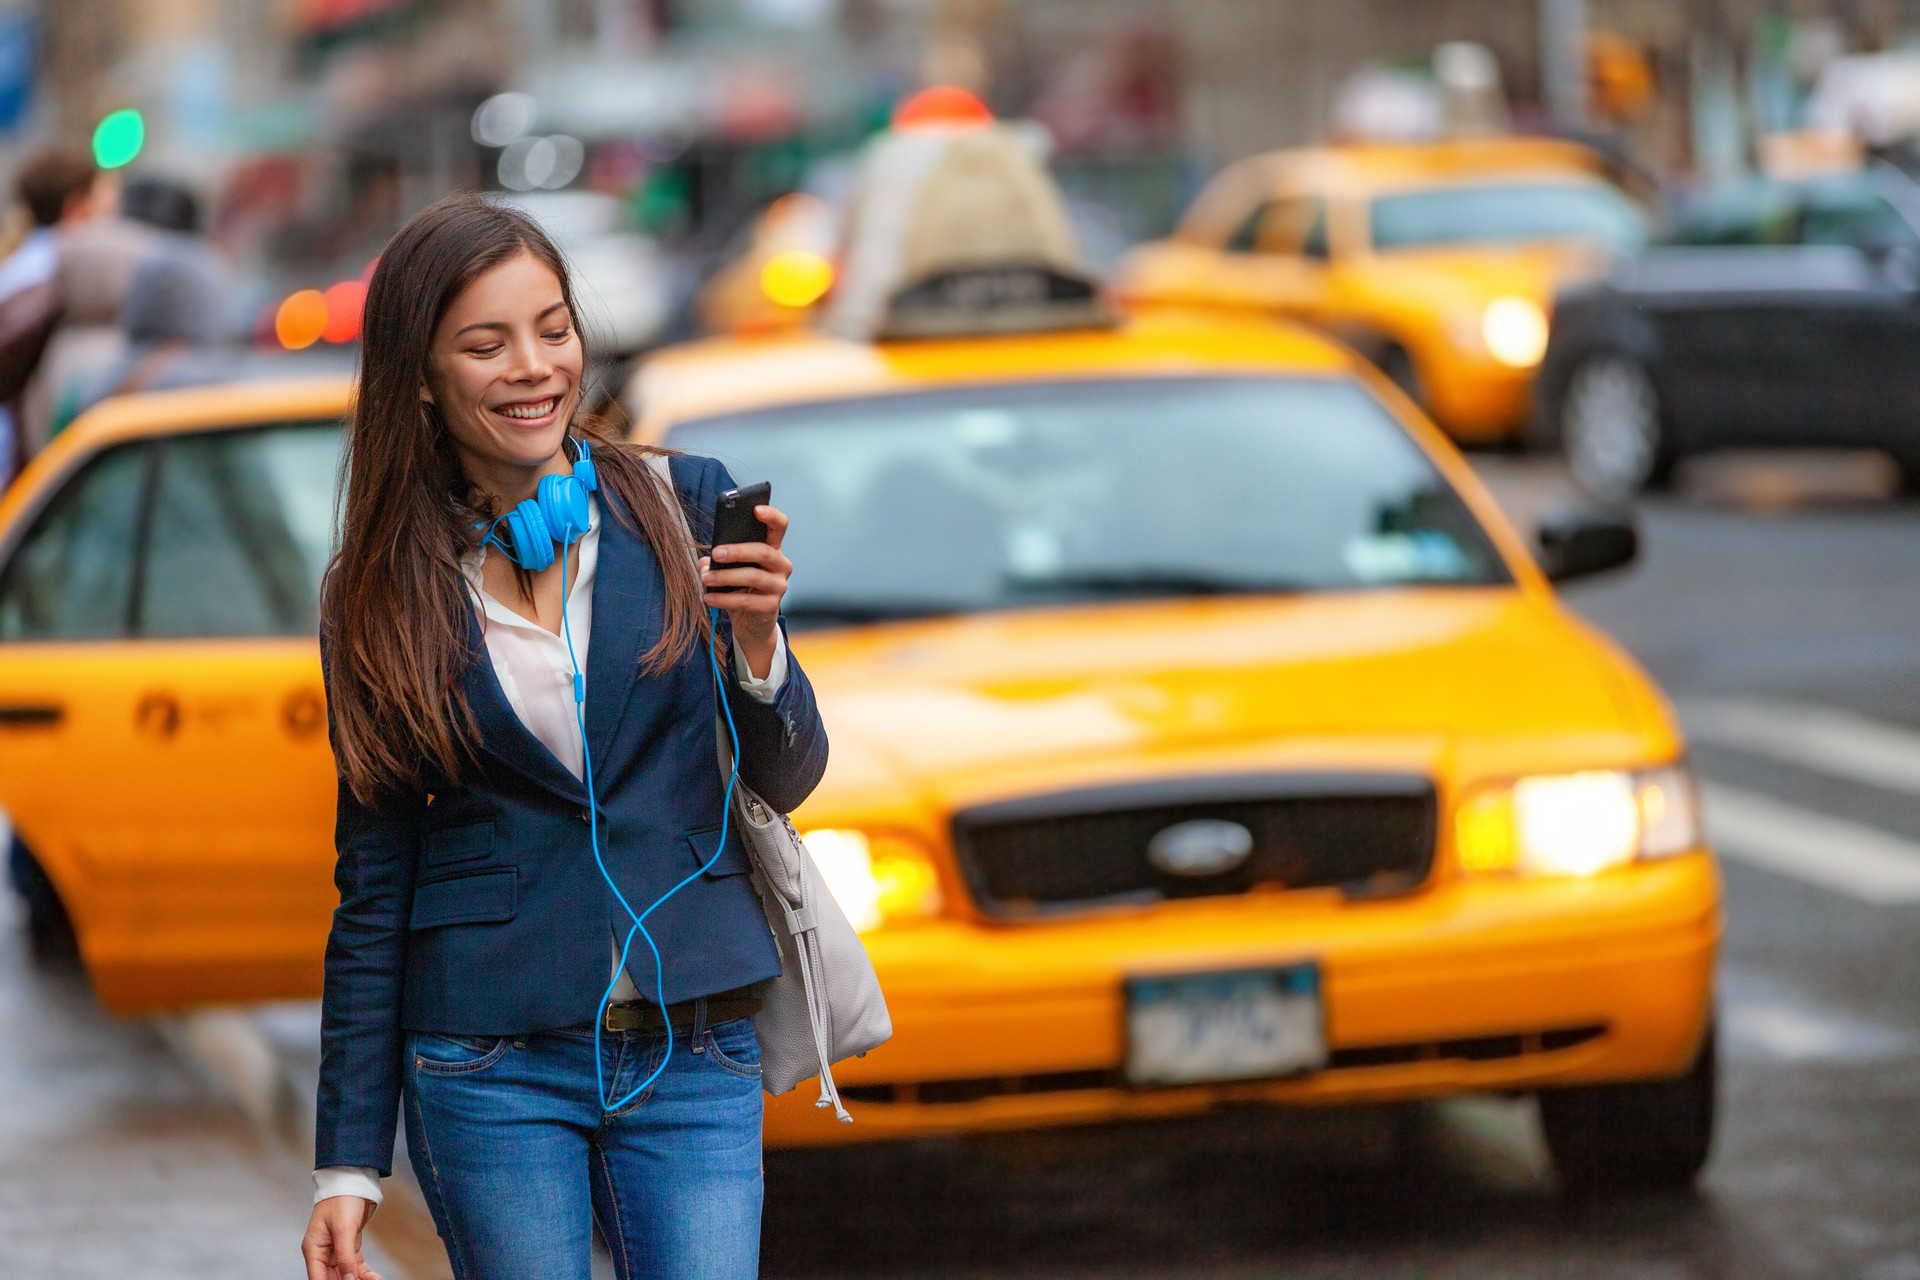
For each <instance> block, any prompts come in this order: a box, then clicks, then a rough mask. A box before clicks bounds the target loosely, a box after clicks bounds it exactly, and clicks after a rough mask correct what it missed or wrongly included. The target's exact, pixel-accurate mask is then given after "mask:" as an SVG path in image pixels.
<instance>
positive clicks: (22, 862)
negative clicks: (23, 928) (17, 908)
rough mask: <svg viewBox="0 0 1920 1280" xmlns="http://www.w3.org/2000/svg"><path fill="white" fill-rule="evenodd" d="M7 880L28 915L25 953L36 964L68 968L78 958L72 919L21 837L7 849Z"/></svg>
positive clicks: (13, 841)
mask: <svg viewBox="0 0 1920 1280" xmlns="http://www.w3.org/2000/svg"><path fill="white" fill-rule="evenodd" d="M7 878H8V880H9V881H11V882H12V885H13V891H14V892H15V893H16V894H18V895H19V897H20V901H21V903H22V904H23V905H24V906H25V907H26V914H27V921H26V924H27V952H28V954H29V955H30V956H32V958H33V960H34V961H35V963H37V964H41V965H48V966H55V965H67V964H71V963H72V962H74V961H76V960H78V959H79V958H80V943H79V940H78V939H77V938H76V937H75V936H74V932H73V919H72V917H70V916H69V915H68V914H67V907H66V904H65V903H63V902H61V901H60V892H59V890H58V889H56V888H55V887H54V884H53V881H52V880H51V879H50V878H49V877H48V876H47V873H46V872H45V871H44V870H42V869H41V866H40V863H39V860H38V859H36V858H35V857H34V856H33V852H32V851H31V850H30V849H28V848H27V846H26V844H25V842H23V841H22V840H21V839H20V837H18V836H14V837H13V839H12V841H11V842H10V847H9V848H8V850H7Z"/></svg>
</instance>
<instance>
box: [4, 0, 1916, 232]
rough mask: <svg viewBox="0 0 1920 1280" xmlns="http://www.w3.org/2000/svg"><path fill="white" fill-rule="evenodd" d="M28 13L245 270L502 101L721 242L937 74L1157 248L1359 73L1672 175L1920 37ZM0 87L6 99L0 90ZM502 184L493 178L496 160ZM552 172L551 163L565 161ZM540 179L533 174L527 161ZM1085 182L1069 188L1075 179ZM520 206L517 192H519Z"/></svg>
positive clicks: (1874, 29) (1019, 2) (409, 189)
mask: <svg viewBox="0 0 1920 1280" xmlns="http://www.w3.org/2000/svg"><path fill="white" fill-rule="evenodd" d="M8 12H14V13H17V14H24V15H28V16H30V17H31V19H32V20H33V23H34V24H35V26H36V28H37V40H38V62H37V67H36V69H35V72H36V74H35V75H34V77H33V80H34V83H33V89H32V94H31V109H30V110H29V111H28V112H27V113H26V115H25V119H24V122H23V123H21V124H20V125H18V126H17V127H16V128H14V130H13V131H12V133H11V135H0V176H4V173H5V171H6V170H8V169H10V167H11V163H12V162H13V160H14V159H16V158H17V156H18V155H19V154H20V153H21V152H22V151H23V150H24V148H25V146H26V145H27V144H28V143H29V142H30V141H32V140H37V139H47V138H64V139H67V140H70V141H75V142H83V141H84V140H85V139H86V137H87V135H88V132H89V130H90V129H91V128H92V126H93V124H94V123H95V122H96V121H98V120H99V119H100V118H101V116H102V115H103V114H104V113H105V112H107V111H109V110H113V109H117V108H123V107H135V108H137V109H139V110H140V111H141V112H142V113H143V114H144V115H145V118H146V120H147V122H148V125H149V129H148V146H147V151H146V152H145V154H144V155H143V157H142V158H141V160H140V161H139V163H140V164H141V165H144V166H147V167H150V168H154V169H160V170H165V171H168V172H171V173H174V174H177V175H180V176H184V177H186V178H189V179H190V180H192V181H194V182H195V183H197V184H198V185H200V186H201V188H202V189H203V191H204V192H205V194H206V195H207V196H208V197H209V204H210V205H211V206H212V207H213V208H214V209H215V210H216V211H217V212H216V217H215V223H216V227H215V229H216V232H217V234H220V235H221V236H222V237H223V238H225V239H227V240H228V241H230V242H231V243H232V244H234V245H235V246H237V247H240V249H241V252H242V256H243V257H244V256H246V254H248V253H251V254H252V255H253V256H254V258H255V259H257V260H258V261H261V262H282V261H290V260H296V259H302V258H304V259H310V260H316V261H319V260H325V261H329V262H332V263H335V264H345V263H350V262H351V261H352V260H353V258H354V257H355V255H363V254H368V253H371V252H372V251H374V250H375V249H376V248H377V246H378V245H379V243H381V242H382V240H383V239H384V237H385V235H386V234H387V233H388V232H389V231H390V230H391V229H392V227H393V226H394V225H396V224H397V222H398V221H399V220H400V219H401V218H404V217H405V216H406V215H407V214H408V213H410V212H411V211H412V210H414V209H416V208H418V207H419V206H420V205H422V204H424V203H426V202H427V201H428V200H430V199H432V198H433V197H434V196H436V195H438V194H439V193H441V192H443V191H445V190H448V189H450V188H452V187H455V186H480V187H492V186H499V185H502V183H503V182H505V176H503V175H506V176H511V175H509V174H508V169H509V168H510V167H511V166H512V165H513V164H515V163H518V162H517V160H515V159H514V157H513V156H512V155H509V154H508V152H510V151H511V149H512V147H513V146H515V145H517V144H516V143H514V142H511V141H508V142H502V143H499V144H498V145H489V144H487V143H484V142H482V141H481V140H480V139H479V137H478V136H477V135H476V134H475V133H474V132H473V126H472V121H473V119H474V111H475V108H476V107H478V106H479V105H480V104H481V103H482V102H484V101H486V100H487V99H488V98H489V96H490V95H494V94H497V93H499V92H501V91H508V90H510V91H516V92H520V93H524V94H526V95H527V96H528V98H529V99H530V100H531V101H532V102H533V103H534V104H535V108H536V110H535V111H534V112H533V114H532V115H530V116H529V120H528V122H527V125H526V131H527V136H528V137H533V138H537V137H545V136H553V137H554V138H556V139H564V140H565V146H566V147H568V148H574V149H577V150H578V152H579V154H580V157H581V159H580V161H579V163H577V164H573V165H572V166H571V168H570V169H568V172H569V176H568V178H567V182H569V183H571V184H572V185H573V186H577V187H584V188H587V189H590V190H592V191H595V192H599V193H601V194H605V195H611V196H614V197H617V198H618V199H619V200H621V201H622V202H624V204H623V207H624V208H625V209H626V210H627V214H626V215H625V216H627V217H629V219H630V220H631V221H632V222H634V223H635V224H636V225H637V226H639V227H641V228H642V229H645V230H647V231H648V232H649V233H652V234H660V235H664V236H667V237H669V238H672V237H674V236H676V235H678V236H691V237H693V238H694V239H696V240H703V241H705V242H706V243H708V244H709V246H710V245H711V244H712V243H717V242H719V241H724V240H725V239H726V238H727V237H728V236H730V235H732V234H733V233H734V232H735V231H736V230H737V229H738V227H739V226H740V225H742V223H743V220H744V219H745V218H746V217H747V216H748V215H749V214H750V212H751V211H752V210H753V209H754V208H756V207H758V205H760V204H763V203H764V202H765V200H766V199H768V198H770V197H771V196H772V195H775V194H778V193H779V192H780V191H781V190H782V189H785V188H790V187H792V186H795V185H798V184H801V183H803V182H805V181H807V180H808V173H809V171H810V168H811V167H812V166H813V165H814V164H815V163H816V162H817V161H818V160H820V158H821V157H823V156H826V155H830V154H831V153H833V152H834V151H835V150H836V149H838V150H845V149H846V148H848V147H850V146H852V145H853V144H855V143H857V142H858V141H859V139H860V137H862V136H863V135H864V133H865V132H867V131H870V130H871V129H872V128H874V127H877V126H878V125H879V124H880V123H881V122H883V121H884V119H885V115H886V109H887V105H888V104H889V103H891V102H893V101H897V100H898V99H899V98H901V97H902V96H904V95H905V94H906V93H908V92H911V91H912V90H913V89H915V88H918V87H920V86H921V85H923V84H926V83H930V82H947V83H959V84H962V85H967V86H970V87H973V88H975V89H977V90H978V91H980V92H981V93H982V94H983V95H984V96H985V97H986V98H987V99H988V100H989V101H990V102H991V103H992V104H993V105H994V107H995V108H996V109H997V110H999V111H1000V112H1002V113H1003V114H1008V115H1019V116H1030V117H1033V118H1035V119H1037V120H1039V121H1040V122H1041V123H1043V124H1044V125H1045V126H1046V127H1047V130H1048V131H1049V133H1050V134H1051V136H1052V138H1053V139H1054V142H1055V147H1056V158H1057V160H1058V162H1059V163H1060V165H1061V167H1062V171H1063V173H1064V174H1065V175H1066V177H1067V179H1068V181H1069V183H1070V186H1071V187H1072V189H1073V190H1074V191H1075V192H1077V193H1078V195H1079V196H1081V197H1083V198H1084V202H1085V203H1086V204H1088V205H1090V206H1091V205H1102V206H1106V207H1110V208H1114V209H1124V210H1126V211H1128V217H1127V218H1126V219H1122V220H1120V221H1119V222H1116V224H1115V225H1114V227H1113V228H1112V238H1113V239H1116V240H1120V239H1125V238H1127V237H1130V236H1137V235H1142V234H1152V233H1154V232H1155V231H1157V230H1159V229H1161V227H1162V226H1163V224H1164V223H1165V222H1166V221H1167V220H1168V219H1169V218H1171V216H1172V213H1173V211H1174V210H1176V209H1177V208H1178V207H1179V205H1180V203H1181V202H1182V201H1183V200H1184V198H1185V197H1186V196H1187V195H1188V194H1189V193H1190V192H1191V190H1192V187H1193V185H1194V184H1195V183H1196V182H1197V181H1198V179H1199V178H1200V177H1201V176H1203V175H1204V174H1205V173H1206V172H1209V171H1211V170H1212V169H1213V168H1215V167H1217V166H1218V165H1220V164H1222V163H1225V162H1227V161H1229V160H1232V159H1234V158H1237V157H1239V156H1243V155H1246V154H1249V153H1251V152H1255V151H1260V150H1265V149H1269V148H1273V147H1278V146H1287V145H1298V144H1303V143H1309V142H1314V141H1318V140H1322V139H1325V138H1328V137H1329V136H1334V135H1337V134H1339V133H1341V132H1342V131H1343V130H1347V129H1350V127H1351V121H1350V120H1349V119H1347V118H1346V117H1345V116H1343V114H1342V112H1343V109H1344V108H1343V103H1347V102H1349V101H1350V99H1351V97H1352V92H1351V91H1352V89H1353V86H1354V85H1355V84H1356V83H1357V82H1361V81H1364V80H1365V78H1366V77H1368V76H1375V77H1378V78H1379V81H1380V83H1381V84H1384V85H1387V86H1388V87H1389V88H1391V87H1392V86H1394V85H1396V84H1398V85H1403V86H1404V85H1407V84H1413V83H1415V82H1417V81H1418V80H1419V78H1420V77H1423V76H1430V75H1431V74H1432V69H1433V66H1434V50H1435V49H1436V47H1437V46H1440V45H1442V44H1445V43H1446V42H1456V41H1466V42H1471V43H1472V44H1474V45H1477V46H1480V47H1482V48H1484V49H1485V50H1486V51H1488V53H1489V54H1490V55H1491V63H1490V65H1491V66H1493V67H1495V68H1497V71H1498V77H1497V79H1498V85H1499V89H1500V91H1501V92H1502V93H1503V94H1504V96H1505V98H1506V99H1507V100H1508V101H1509V102H1510V104H1511V109H1510V114H1511V117H1512V121H1513V123H1514V125H1515V126H1516V127H1519V128H1549V127H1551V128H1562V129H1567V130H1571V131H1575V132H1585V133H1589V134H1591V135H1593V136H1596V137H1601V138H1604V139H1608V140H1611V141H1612V142H1614V143H1616V144H1617V145H1619V146H1620V147H1622V148H1623V149H1624V150H1626V151H1627V152H1629V153H1630V154H1632V155H1633V156H1634V157H1635V158H1636V159H1637V160H1638V161H1639V162H1640V163H1642V164H1643V165H1644V166H1645V167H1646V168H1648V169H1649V170H1651V171H1653V172H1655V173H1657V174H1660V175H1662V176H1666V177H1672V176H1676V175H1685V174H1691V173H1696V172H1704V173H1706V174H1708V175H1710V176H1722V175H1724V174H1726V173H1729V172H1732V171H1734V170H1737V169H1738V168H1740V167H1741V166H1742V165H1744V164H1747V163H1750V161H1751V159H1752V157H1753V154H1754V152H1755V142H1754V139H1755V135H1756V134H1760V133H1766V132H1770V131H1778V130H1783V129H1789V128H1793V127H1795V126H1796V125H1797V124H1799V123H1800V122H1801V119H1802V117H1803V116H1804V114H1805V112H1804V110H1803V108H1804V104H1805V102H1806V100H1807V99H1808V97H1809V96H1810V94H1811V92H1812V87H1813V84H1814V81H1815V80H1816V79H1817V77H1818V76H1819V75H1820V74H1821V69H1822V67H1824V66H1826V65H1828V64H1830V63H1831V62H1832V61H1833V60H1834V59H1836V58H1839V57H1841V56H1843V55H1846V54H1849V53H1856V54H1857V53H1860V52H1864V51H1873V50H1883V49H1891V48H1896V47H1900V46H1902V45H1903V43H1904V42H1906V41H1908V40H1909V39H1910V38H1912V37H1913V36H1915V35H1916V34H1920V0H1177V2H1176V0H0V16H4V15H5V14H6V13H8ZM0 96H4V95H0ZM503 166H507V167H504V168H503ZM563 168H566V166H563ZM543 172H544V171H543ZM1076 184H1077V185H1076ZM507 185H511V183H508V184H507Z"/></svg>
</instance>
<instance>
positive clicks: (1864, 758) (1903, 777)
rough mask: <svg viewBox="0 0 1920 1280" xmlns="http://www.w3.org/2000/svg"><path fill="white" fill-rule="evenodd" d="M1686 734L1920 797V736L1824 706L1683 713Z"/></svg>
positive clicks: (1746, 706)
mask: <svg viewBox="0 0 1920 1280" xmlns="http://www.w3.org/2000/svg"><path fill="white" fill-rule="evenodd" d="M1680 719H1681V721H1682V722H1683V723H1684V724H1685V725H1686V728H1687V735H1688V736H1689V737H1691V738H1696V739H1698V740H1700V741H1701V742H1711V743H1713V744H1714V745H1716V746H1722V747H1731V748H1733V749H1734V750H1736V751H1745V752H1748V753H1750V754H1752V755H1758V756H1766V757H1768V758H1769V759H1773V760H1779V761H1782V762H1783V763H1786V764H1791V765H1798V766H1799V767H1801V768H1803V769H1811V770H1813V771H1814V772H1816V773H1824V774H1827V775H1828V776H1830V777H1836V778H1844V779H1847V780H1848V781H1851V782H1864V783H1867V784H1868V785H1870V786H1875V787H1882V788H1885V789H1886V790H1889V791H1901V792H1906V793H1908V794H1910V795H1920V732H1915V731H1913V730H1911V729H1902V728H1897V727H1895V726H1894V725H1890V724H1883V723H1881V722H1880V721H1877V720H1870V719H1868V718H1867V717H1865V716H1859V715H1854V714H1852V713H1851V712H1846V711H1836V710H1834V709H1832V708H1828V707H1816V706H1808V705H1804V704H1797V703H1786V702H1762V701H1752V700H1747V699H1733V698H1730V699H1713V700H1703V701H1697V702H1694V701H1690V702H1686V703H1683V704H1682V705H1681V707H1680Z"/></svg>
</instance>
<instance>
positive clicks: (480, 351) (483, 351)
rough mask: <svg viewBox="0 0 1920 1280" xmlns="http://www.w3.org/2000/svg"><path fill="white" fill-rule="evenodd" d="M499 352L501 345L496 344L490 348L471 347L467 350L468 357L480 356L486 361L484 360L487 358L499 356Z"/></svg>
mask: <svg viewBox="0 0 1920 1280" xmlns="http://www.w3.org/2000/svg"><path fill="white" fill-rule="evenodd" d="M499 351H500V346H499V344H498V343H495V344H494V345H493V346H490V347H469V348H467V354H468V355H470V356H480V357H481V358H482V359H484V358H486V357H487V356H491V355H497V354H498V353H499Z"/></svg>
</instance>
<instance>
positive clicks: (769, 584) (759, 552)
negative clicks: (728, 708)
mask: <svg viewBox="0 0 1920 1280" xmlns="http://www.w3.org/2000/svg"><path fill="white" fill-rule="evenodd" d="M753 514H754V515H755V516H756V517H758V518H759V520H760V522H761V523H762V524H764V525H766V526H767V540H766V541H765V542H728V543H723V544H722V545H720V546H717V547H715V548H714V549H713V555H712V556H711V557H710V558H708V559H706V560H702V561H701V562H700V582H701V584H702V585H703V586H704V587H705V588H706V600H707V604H708V605H710V606H712V607H714V608H716V609H725V610H726V611H727V613H728V614H729V615H730V616H731V617H732V619H733V638H734V639H735V640H736V641H737V642H738V643H739V645H740V652H741V654H742V656H744V657H745V658H746V660H747V666H748V667H749V668H751V670H752V674H753V677H754V678H755V679H756V680H763V679H765V678H766V675H767V672H769V671H771V670H772V669H773V648H774V645H773V637H774V632H775V631H776V630H777V629H778V627H779V625H780V623H779V618H780V601H781V600H782V599H784V598H785V596H786V594H787V578H788V576H789V575H790V574H792V572H793V561H791V560H789V559H787V558H786V556H784V555H782V554H781V553H780V544H781V543H782V542H784V541H786V537H787V517H786V513H785V512H783V511H781V510H780V509H779V508H778V507H769V506H765V505H761V506H757V507H755V508H754V509H753ZM715 587H739V588H741V589H740V590H738V591H720V592H716V591H714V588H715Z"/></svg>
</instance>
